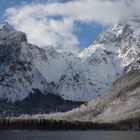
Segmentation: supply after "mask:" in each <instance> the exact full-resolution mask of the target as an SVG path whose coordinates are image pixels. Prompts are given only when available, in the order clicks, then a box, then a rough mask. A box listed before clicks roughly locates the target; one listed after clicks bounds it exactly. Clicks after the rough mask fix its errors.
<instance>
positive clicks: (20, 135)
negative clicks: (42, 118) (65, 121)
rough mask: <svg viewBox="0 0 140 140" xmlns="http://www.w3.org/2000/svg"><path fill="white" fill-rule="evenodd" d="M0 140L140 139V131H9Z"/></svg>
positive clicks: (0, 134) (2, 133) (1, 134)
mask: <svg viewBox="0 0 140 140" xmlns="http://www.w3.org/2000/svg"><path fill="white" fill-rule="evenodd" d="M0 140H140V132H118V131H48V132H47V131H9V132H0Z"/></svg>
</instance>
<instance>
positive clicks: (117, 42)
mask: <svg viewBox="0 0 140 140" xmlns="http://www.w3.org/2000/svg"><path fill="white" fill-rule="evenodd" d="M139 42H140V17H139V16H135V17H133V18H130V19H128V20H127V21H123V22H121V23H119V24H117V25H115V26H113V27H111V28H109V29H108V30H106V31H105V32H103V33H101V34H100V36H99V37H98V39H97V40H96V41H95V42H93V44H92V45H91V46H90V47H88V48H86V49H85V50H83V52H81V53H80V54H78V58H79V59H80V60H79V61H76V62H75V61H74V62H73V64H72V66H71V67H70V68H69V70H68V71H67V74H66V75H65V76H64V77H65V78H64V79H63V80H60V84H59V93H60V94H61V95H62V96H63V97H64V98H65V99H71V100H84V101H90V100H92V99H95V98H97V97H98V96H100V95H104V94H105V93H106V92H107V91H108V90H109V89H110V87H111V85H112V84H113V82H114V81H115V80H116V79H117V78H118V77H120V76H121V75H123V74H124V73H127V72H128V70H129V69H131V64H132V63H133V61H134V60H135V59H137V57H138V56H139V53H140V43H139Z"/></svg>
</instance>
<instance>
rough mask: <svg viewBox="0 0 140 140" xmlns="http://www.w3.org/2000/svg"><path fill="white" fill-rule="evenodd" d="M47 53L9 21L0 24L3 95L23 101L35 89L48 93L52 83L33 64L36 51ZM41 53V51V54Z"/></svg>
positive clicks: (0, 74) (0, 71) (1, 92)
mask: <svg viewBox="0 0 140 140" xmlns="http://www.w3.org/2000/svg"><path fill="white" fill-rule="evenodd" d="M33 50H34V51H35V52H34V54H35V53H36V54H37V53H38V54H37V55H38V56H42V58H43V60H46V61H47V58H46V57H45V56H44V55H45V54H44V51H43V50H41V49H39V48H38V47H36V46H34V45H31V44H29V43H28V42H27V38H26V35H25V34H24V33H22V32H19V31H16V30H15V29H13V28H12V27H11V26H10V25H9V24H8V23H2V24H1V25H0V97H1V98H5V99H8V100H9V101H11V102H15V101H16V100H20V101H21V100H23V99H24V98H26V97H27V96H28V95H29V93H33V92H35V90H36V89H38V90H40V91H41V92H42V93H46V92H49V86H48V84H47V82H46V80H45V78H44V77H43V75H42V74H41V72H40V71H39V70H38V69H37V67H36V66H35V65H34V61H33V59H34V58H33V57H34V54H33V53H32V52H33ZM39 52H40V53H39Z"/></svg>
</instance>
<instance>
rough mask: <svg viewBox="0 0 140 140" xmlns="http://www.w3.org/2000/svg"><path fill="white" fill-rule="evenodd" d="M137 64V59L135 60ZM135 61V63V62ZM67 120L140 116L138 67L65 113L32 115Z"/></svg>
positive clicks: (99, 119) (116, 120) (110, 120)
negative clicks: (101, 94) (95, 96)
mask: <svg viewBox="0 0 140 140" xmlns="http://www.w3.org/2000/svg"><path fill="white" fill-rule="evenodd" d="M136 63H137V64H138V65H139V61H137V62H136ZM136 63H135V64H136ZM33 117H38V118H46V119H50V118H51V119H56V120H57V119H59V120H62V119H64V120H68V121H75V120H78V121H94V122H100V123H102V122H108V123H111V122H119V121H122V120H128V119H134V120H135V118H138V117H140V69H135V68H134V69H133V70H131V72H129V73H128V74H126V75H124V76H122V77H121V78H119V79H118V80H117V81H116V82H115V83H114V84H113V86H112V88H111V90H110V91H109V93H108V94H107V95H106V96H104V97H101V98H99V99H97V100H93V101H91V102H89V103H87V104H84V105H82V106H81V107H80V108H76V109H73V110H72V111H69V112H66V113H57V114H50V115H42V116H33Z"/></svg>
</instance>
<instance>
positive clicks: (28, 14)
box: [5, 0, 140, 51]
mask: <svg viewBox="0 0 140 140" xmlns="http://www.w3.org/2000/svg"><path fill="white" fill-rule="evenodd" d="M139 12H140V1H139V0H131V1H130V0H71V1H67V2H60V1H59V0H55V1H54V0H53V1H52V0H49V2H46V3H39V2H38V3H30V4H23V5H21V6H19V7H11V8H8V9H7V10H6V13H5V14H6V17H7V20H8V21H9V22H10V23H11V24H13V25H14V26H15V27H16V28H17V29H19V30H22V31H24V32H26V34H27V35H28V38H29V41H30V42H31V43H35V44H37V45H39V46H46V45H53V46H54V47H55V48H56V49H60V50H70V51H77V50H79V48H78V47H77V46H78V45H79V44H80V41H79V40H78V38H77V36H76V34H75V32H76V31H77V29H76V26H75V22H79V23H87V24H93V23H94V22H97V23H100V24H102V25H109V24H115V23H117V22H119V21H120V20H122V19H125V18H128V17H130V16H132V15H134V14H137V13H139Z"/></svg>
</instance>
